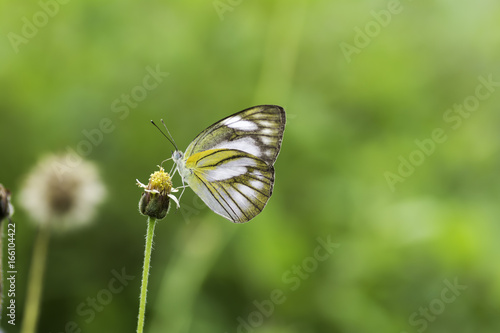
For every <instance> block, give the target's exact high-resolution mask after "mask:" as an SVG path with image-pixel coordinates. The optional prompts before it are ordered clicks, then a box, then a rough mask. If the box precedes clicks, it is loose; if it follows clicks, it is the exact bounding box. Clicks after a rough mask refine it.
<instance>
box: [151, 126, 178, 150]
mask: <svg viewBox="0 0 500 333" xmlns="http://www.w3.org/2000/svg"><path fill="white" fill-rule="evenodd" d="M161 122H162V123H163V125H165V123H164V122H163V119H162V120H161ZM151 124H153V125H154V126H155V127H156V128H157V129H158V131H160V133H161V134H162V135H163V136H164V137H165V138H167V140H168V141H170V143H171V144H172V145H173V146H174V148H175V150H179V149H177V145H176V144H175V141H173V140H174V138H172V135H170V132H168V129H167V132H168V135H170V138H172V139H170V138H169V137H168V136H167V135H166V134H165V133H163V131H162V130H161V128H159V127H158V125H156V124H155V122H154V121H152V120H151ZM165 128H167V126H165Z"/></svg>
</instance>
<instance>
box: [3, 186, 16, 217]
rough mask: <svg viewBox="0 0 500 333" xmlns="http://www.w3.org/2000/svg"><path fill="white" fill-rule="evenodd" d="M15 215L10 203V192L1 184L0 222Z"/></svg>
mask: <svg viewBox="0 0 500 333" xmlns="http://www.w3.org/2000/svg"><path fill="white" fill-rule="evenodd" d="M12 214H14V207H13V206H12V204H11V203H10V191H9V190H8V189H6V188H5V187H3V185H2V184H0V222H2V220H3V219H5V218H7V217H11V216H12Z"/></svg>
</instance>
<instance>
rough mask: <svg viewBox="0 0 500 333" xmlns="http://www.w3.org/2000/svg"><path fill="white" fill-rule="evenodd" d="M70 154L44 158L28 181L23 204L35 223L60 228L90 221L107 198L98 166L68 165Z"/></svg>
mask: <svg viewBox="0 0 500 333" xmlns="http://www.w3.org/2000/svg"><path fill="white" fill-rule="evenodd" d="M68 161H71V157H70V156H68V155H51V156H47V157H45V158H44V159H42V160H41V161H40V162H39V163H38V165H36V166H35V168H34V169H33V170H32V171H31V173H30V174H29V175H28V176H27V178H26V179H25V182H24V185H23V188H22V190H21V193H20V199H21V200H20V204H21V206H22V207H23V208H24V209H26V211H27V212H28V213H29V215H30V216H31V218H32V219H33V221H35V222H38V223H41V224H46V223H50V224H51V226H52V227H54V228H58V229H63V230H64V229H68V228H73V227H77V226H81V225H84V224H86V223H87V222H89V221H90V220H91V219H92V218H93V216H94V215H95V211H96V208H97V205H98V204H99V203H101V202H102V201H103V199H104V197H105V192H106V191H105V188H104V185H103V184H102V183H101V181H100V179H99V174H98V171H97V167H96V166H95V165H94V164H93V163H91V162H88V161H84V160H80V161H79V163H74V162H73V163H69V162H68Z"/></svg>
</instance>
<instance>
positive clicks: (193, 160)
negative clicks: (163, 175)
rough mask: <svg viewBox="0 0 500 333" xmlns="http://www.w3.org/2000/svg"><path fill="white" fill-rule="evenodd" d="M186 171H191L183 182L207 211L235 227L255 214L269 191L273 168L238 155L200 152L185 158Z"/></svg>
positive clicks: (226, 150) (249, 157)
mask: <svg viewBox="0 0 500 333" xmlns="http://www.w3.org/2000/svg"><path fill="white" fill-rule="evenodd" d="M186 167H187V168H188V169H190V170H191V171H192V173H191V175H190V176H189V177H188V178H187V179H186V181H187V182H188V184H189V186H190V187H191V188H192V189H193V191H194V192H195V193H196V194H197V195H198V196H199V197H200V198H201V199H202V200H203V201H204V202H205V204H206V205H207V206H208V207H210V209H212V210H213V211H214V212H216V213H217V214H219V215H222V216H223V217H225V218H227V219H228V220H230V221H232V222H235V223H242V222H247V221H249V220H251V219H252V218H254V217H255V216H256V215H257V214H259V213H260V212H261V211H262V210H263V209H264V207H265V206H266V203H267V201H268V200H269V197H270V196H271V193H272V190H273V184H274V169H273V167H272V166H269V165H267V164H266V163H265V162H264V161H262V160H260V159H258V158H256V157H254V156H252V155H250V154H247V153H245V152H242V151H238V150H229V149H211V150H207V151H203V152H200V153H197V154H194V155H193V156H191V157H189V158H188V159H187V161H186Z"/></svg>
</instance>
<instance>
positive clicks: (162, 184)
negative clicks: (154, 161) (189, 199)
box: [137, 167, 179, 220]
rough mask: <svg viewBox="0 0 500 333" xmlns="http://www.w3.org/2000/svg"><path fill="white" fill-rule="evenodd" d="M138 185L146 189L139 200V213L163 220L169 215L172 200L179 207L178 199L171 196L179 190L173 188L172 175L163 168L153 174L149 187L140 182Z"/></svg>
mask: <svg viewBox="0 0 500 333" xmlns="http://www.w3.org/2000/svg"><path fill="white" fill-rule="evenodd" d="M137 185H139V187H142V188H143V189H144V192H143V193H142V196H141V199H140V200H139V211H140V212H141V214H142V215H145V216H149V217H152V218H155V219H157V220H161V219H163V218H164V217H165V216H166V215H167V213H168V209H169V206H170V199H173V200H174V201H175V203H176V204H177V206H178V205H179V202H178V201H177V199H176V198H175V197H174V196H173V195H172V194H171V193H172V192H176V191H177V190H176V189H174V188H173V187H172V180H171V178H170V175H169V174H168V173H166V172H165V170H163V168H162V167H160V170H159V171H155V172H154V173H152V174H151V176H150V177H149V183H148V185H144V184H142V183H141V182H140V181H138V180H137Z"/></svg>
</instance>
